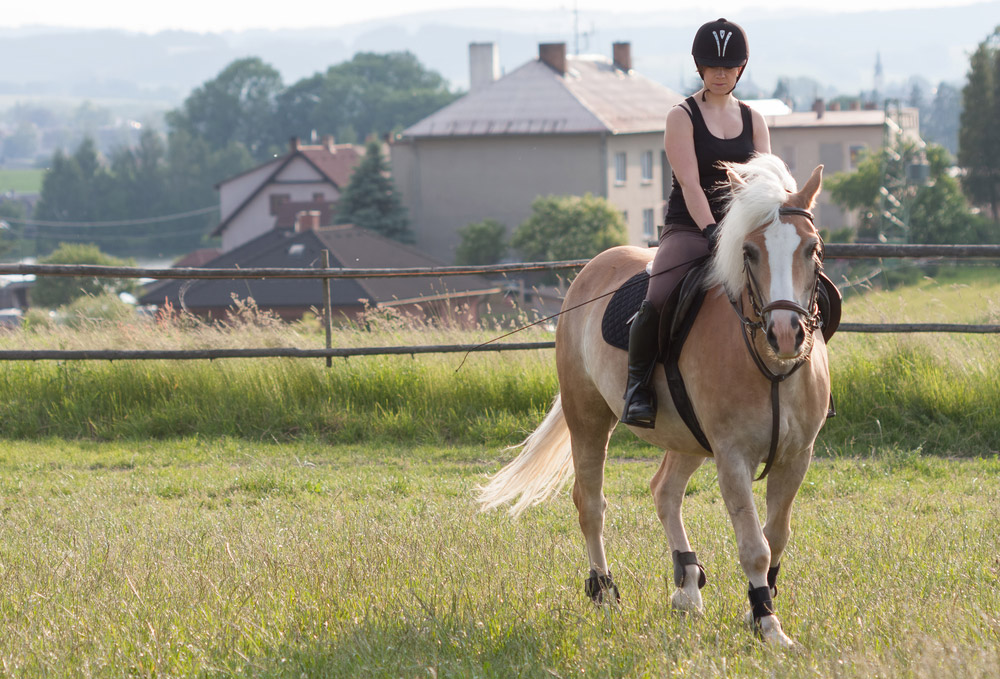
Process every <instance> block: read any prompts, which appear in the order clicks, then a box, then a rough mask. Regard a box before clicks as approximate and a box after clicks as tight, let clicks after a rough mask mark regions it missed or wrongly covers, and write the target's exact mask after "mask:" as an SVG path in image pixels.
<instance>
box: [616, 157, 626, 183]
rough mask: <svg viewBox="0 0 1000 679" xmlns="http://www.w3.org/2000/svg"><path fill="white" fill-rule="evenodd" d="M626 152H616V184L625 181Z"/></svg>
mask: <svg viewBox="0 0 1000 679" xmlns="http://www.w3.org/2000/svg"><path fill="white" fill-rule="evenodd" d="M625 160H626V159H625V152H624V151H622V152H621V153H616V154H615V184H624V183H625Z"/></svg>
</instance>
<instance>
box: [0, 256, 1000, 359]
mask: <svg viewBox="0 0 1000 679" xmlns="http://www.w3.org/2000/svg"><path fill="white" fill-rule="evenodd" d="M826 257H827V259H828V260H830V259H889V258H909V259H941V260H958V259H1000V245H893V244H861V243H851V244H846V243H829V244H827V246H826ZM588 261H589V260H587V259H576V260H567V261H562V262H527V263H520V264H498V265H491V266H440V267H419V268H402V269H348V268H330V266H329V259H328V255H327V253H325V252H324V258H323V266H322V267H320V268H312V269H305V268H301V269H292V268H254V269H238V268H237V269H229V268H227V269H203V268H190V267H186V268H166V269H162V268H141V267H112V266H98V265H61V264H0V275H4V274H19V275H35V276H86V277H94V278H153V279H170V278H173V279H177V278H179V279H266V278H317V279H320V280H321V281H322V284H323V289H324V306H325V309H324V316H325V326H326V347H325V348H323V349H299V348H292V347H272V348H262V349H195V350H190V349H188V350H132V351H129V350H110V349H109V350H105V349H93V350H91V349H87V350H24V351H21V350H10V351H0V360H3V361H35V360H110V361H114V360H149V359H171V360H191V359H208V360H212V359H217V358H272V357H290V358H325V359H326V361H327V365H328V366H329V365H330V364H331V361H332V359H333V358H335V357H344V358H347V357H351V356H375V355H391V354H397V355H398V354H403V355H415V354H427V353H468V352H480V351H521V350H525V349H550V348H552V347H554V346H555V342H503V343H485V344H453V345H415V346H396V347H358V348H337V347H332V346H330V343H331V336H332V332H331V329H332V318H331V313H330V304H329V299H330V295H329V290H330V287H329V286H330V281H331V280H333V279H338V278H385V277H406V276H435V277H440V276H458V275H468V274H480V275H497V274H505V273H514V272H523V271H546V270H548V271H557V270H566V269H578V268H580V267H582V266H583V265H584V264H586V263H587V262H588ZM840 332H859V333H919V332H952V333H1000V325H961V324H946V323H880V324H865V323H841V324H840Z"/></svg>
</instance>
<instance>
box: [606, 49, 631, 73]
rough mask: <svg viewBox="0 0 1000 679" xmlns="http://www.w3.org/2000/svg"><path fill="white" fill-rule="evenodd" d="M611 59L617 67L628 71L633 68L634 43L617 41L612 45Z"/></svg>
mask: <svg viewBox="0 0 1000 679" xmlns="http://www.w3.org/2000/svg"><path fill="white" fill-rule="evenodd" d="M611 60H612V61H613V62H614V63H615V68H618V69H621V70H623V71H625V72H626V73H628V72H629V71H631V70H632V43H630V42H616V43H613V44H612V45H611Z"/></svg>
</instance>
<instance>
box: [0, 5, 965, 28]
mask: <svg viewBox="0 0 1000 679" xmlns="http://www.w3.org/2000/svg"><path fill="white" fill-rule="evenodd" d="M827 2H828V3H829V5H830V7H828V8H827V10H828V11H831V12H833V11H836V12H857V11H867V10H890V9H905V8H917V7H946V6H957V5H971V4H975V2H976V0H881V1H879V2H876V1H875V0H827ZM823 4H825V3H823V2H815V1H814V0H713V1H712V2H711V3H706V2H705V0H625V1H624V2H622V1H621V0H577V2H576V5H578V8H579V10H580V12H581V14H584V13H586V12H588V11H591V12H596V11H602V12H621V13H636V14H638V13H643V12H656V13H660V14H662V13H664V12H665V11H670V10H698V9H702V8H705V7H706V6H707V5H710V10H709V14H711V15H712V16H711V17H709V19H711V18H716V17H717V16H724V15H727V14H728V15H730V16H735V15H736V14H737V13H738V12H740V11H745V10H747V9H748V8H767V9H783V8H793V9H799V10H801V9H823V7H822V5H823ZM5 5H6V6H5V7H4V9H3V12H2V13H0V27H5V28H14V27H24V26H33V25H36V26H37V25H42V26H70V27H80V28H122V29H127V30H131V31H142V32H156V31H160V30H164V29H185V30H191V31H198V32H218V31H227V30H228V31H240V30H245V29H250V28H307V27H313V28H314V27H319V26H341V25H345V24H353V23H358V22H361V21H365V20H368V19H381V18H385V17H390V16H396V15H401V14H408V13H412V12H414V11H430V10H441V9H453V8H469V7H509V8H517V9H538V10H560V9H561V10H567V11H568V10H572V9H573V7H574V0H564V1H560V0H420V2H419V3H414V2H413V0H367V1H366V0H360V1H359V0H332V1H330V0H326V1H320V2H317V1H316V0H310V1H309V2H303V1H301V0H286V1H285V2H280V3H276V4H275V3H265V2H232V1H225V2H223V1H221V0H170V1H169V2H162V1H156V0H38V1H37V2H31V1H30V0H29V1H27V2H24V1H18V2H9V3H5ZM709 19H706V20H709Z"/></svg>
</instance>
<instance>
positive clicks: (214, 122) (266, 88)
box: [167, 57, 284, 161]
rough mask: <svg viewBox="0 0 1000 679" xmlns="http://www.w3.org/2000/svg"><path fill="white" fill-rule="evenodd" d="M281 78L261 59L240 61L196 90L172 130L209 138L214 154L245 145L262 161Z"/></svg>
mask: <svg viewBox="0 0 1000 679" xmlns="http://www.w3.org/2000/svg"><path fill="white" fill-rule="evenodd" d="M283 89H284V85H283V83H282V81H281V74H280V73H278V71H277V70H276V69H275V68H274V67H272V66H271V65H269V64H266V63H264V62H263V61H262V60H261V59H260V58H259V57H247V58H244V59H237V60H236V61H234V62H232V63H231V64H229V65H228V66H226V67H225V68H224V69H223V70H222V71H221V72H220V73H219V75H217V76H216V77H215V78H213V79H212V80H209V81H207V82H205V83H204V84H203V85H201V87H198V88H197V89H195V90H194V91H193V92H192V93H191V94H190V95H188V98H187V99H185V100H184V104H183V105H182V106H181V108H180V109H177V110H174V111H171V112H170V113H168V114H167V122H168V123H169V125H170V127H171V129H172V130H175V131H184V132H187V133H188V134H190V135H191V136H194V137H198V138H200V139H203V140H204V141H205V142H206V143H207V144H208V147H209V149H210V150H211V151H220V150H222V149H225V148H226V147H228V146H229V145H230V144H232V143H237V144H242V145H243V146H244V147H245V148H246V149H247V150H248V151H250V153H251V154H252V155H253V156H254V158H256V159H257V160H258V161H265V160H268V159H269V158H270V156H271V153H272V149H271V146H272V144H275V143H278V144H280V141H279V140H278V139H277V138H276V132H275V130H274V120H275V112H276V109H277V99H278V95H279V94H281V92H282V91H283Z"/></svg>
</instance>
